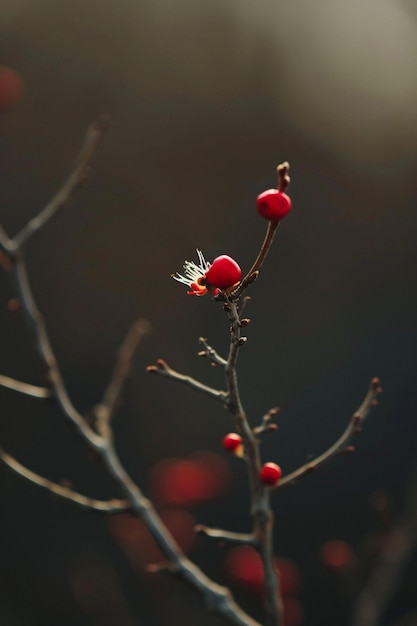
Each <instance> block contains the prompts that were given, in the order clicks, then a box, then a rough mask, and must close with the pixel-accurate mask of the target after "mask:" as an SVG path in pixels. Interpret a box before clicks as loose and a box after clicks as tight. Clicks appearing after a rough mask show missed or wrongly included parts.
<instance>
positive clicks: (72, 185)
mask: <svg viewBox="0 0 417 626" xmlns="http://www.w3.org/2000/svg"><path fill="white" fill-rule="evenodd" d="M108 127H109V120H108V119H107V118H106V117H104V116H103V117H100V118H99V119H98V120H97V121H96V122H94V123H93V124H92V125H91V126H90V128H89V129H88V131H87V135H86V138H85V141H84V145H83V146H82V148H81V150H80V153H79V155H78V157H77V159H76V164H75V168H74V170H73V172H72V173H71V174H70V176H69V177H68V178H67V180H66V181H65V183H64V184H63V185H62V187H61V189H60V190H59V191H58V192H57V193H56V194H55V196H54V197H53V198H52V200H51V201H50V202H49V203H48V204H47V205H46V207H45V208H44V209H42V211H41V212H40V213H39V214H38V215H37V216H36V217H34V218H32V219H31V220H30V221H29V222H28V223H27V224H26V226H24V228H22V230H21V231H20V232H19V233H18V234H17V235H16V236H15V237H14V239H13V240H12V241H11V242H9V244H8V246H7V250H8V252H9V253H16V252H17V251H18V250H20V249H21V248H22V247H23V246H24V245H25V244H26V243H27V241H28V240H29V239H30V238H31V237H32V236H33V235H34V234H35V233H37V232H38V231H39V230H40V229H41V228H43V227H44V226H45V224H47V223H48V222H49V221H50V220H51V219H52V218H53V217H54V216H55V215H57V213H58V212H59V211H60V210H61V209H62V208H63V207H64V206H65V205H66V204H68V202H69V201H70V200H71V198H72V196H73V195H74V193H75V192H76V191H77V190H78V189H79V188H80V187H81V185H82V184H83V182H84V181H85V179H86V178H87V176H88V173H89V170H90V162H91V160H92V158H93V156H94V154H95V152H96V150H97V148H98V146H99V145H100V143H101V141H102V139H103V136H104V134H105V132H106V131H107V129H108ZM3 241H4V239H3Z"/></svg>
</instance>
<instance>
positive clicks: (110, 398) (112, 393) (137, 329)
mask: <svg viewBox="0 0 417 626" xmlns="http://www.w3.org/2000/svg"><path fill="white" fill-rule="evenodd" d="M149 328H150V325H149V322H148V321H147V320H144V319H138V320H136V322H135V323H134V324H133V325H132V327H131V329H130V330H129V332H128V333H127V335H126V338H125V340H124V341H123V343H122V345H121V346H120V348H119V351H118V354H117V360H116V366H115V368H114V370H113V374H112V377H111V379H110V382H109V384H108V386H107V388H106V390H105V392H104V396H103V400H102V402H101V403H100V404H98V405H97V406H96V407H94V413H95V415H96V417H97V420H98V422H97V428H98V431H99V432H100V433H101V434H104V432H105V429H106V428H108V424H109V421H110V420H111V419H112V417H113V415H114V413H115V411H116V409H117V404H118V402H119V400H120V396H121V394H122V391H123V387H124V385H125V383H126V380H127V378H128V376H129V374H130V372H131V369H132V364H133V357H134V355H135V352H136V350H137V348H138V346H139V344H140V342H141V340H142V339H143V337H144V336H145V335H146V334H147V333H148V332H149Z"/></svg>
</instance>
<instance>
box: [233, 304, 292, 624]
mask: <svg viewBox="0 0 417 626" xmlns="http://www.w3.org/2000/svg"><path fill="white" fill-rule="evenodd" d="M224 308H225V311H226V313H227V316H228V319H229V322H230V349H229V356H228V359H227V365H226V368H225V374H226V382H227V391H228V401H227V408H228V409H229V411H230V412H231V414H232V415H233V417H234V419H235V424H236V429H237V432H238V433H239V434H240V435H241V437H242V443H243V448H244V458H245V460H246V463H247V466H248V475H249V486H250V494H251V514H252V519H253V533H252V534H253V536H254V537H255V546H256V549H257V550H258V552H259V555H260V557H261V559H262V565H263V569H264V581H263V586H264V592H265V597H264V605H265V614H266V625H267V626H280V625H281V623H282V602H281V599H280V596H279V581H278V572H277V570H276V567H275V562H274V551H273V534H272V533H273V514H272V510H271V505H270V489H268V488H266V487H265V486H264V485H262V484H261V482H260V480H259V472H260V469H261V459H260V454H259V441H258V440H257V438H256V436H255V434H254V432H253V430H252V428H251V427H250V425H249V422H248V420H247V417H246V413H245V411H244V409H243V406H242V402H241V399H240V392H239V385H238V379H237V372H236V363H237V358H238V354H239V350H240V347H241V345H242V344H241V336H240V330H241V323H240V319H239V312H238V308H237V303H236V301H235V300H234V299H233V296H230V297H229V298H227V297H226V302H225V305H224Z"/></svg>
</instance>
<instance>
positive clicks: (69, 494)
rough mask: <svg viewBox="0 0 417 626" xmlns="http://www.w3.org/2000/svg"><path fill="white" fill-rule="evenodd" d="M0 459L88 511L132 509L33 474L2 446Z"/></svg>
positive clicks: (116, 501) (117, 501) (119, 511)
mask: <svg viewBox="0 0 417 626" xmlns="http://www.w3.org/2000/svg"><path fill="white" fill-rule="evenodd" d="M0 459H1V460H2V461H3V463H5V464H6V465H7V466H8V467H9V468H10V469H11V470H13V472H15V473H16V474H18V475H19V476H21V477H22V478H24V479H25V480H27V481H29V482H30V483H32V484H34V485H36V486H37V487H41V488H42V489H46V490H47V491H50V492H51V493H52V494H54V495H55V496H59V497H60V498H63V499H64V500H70V501H71V502H74V503H75V504H77V505H78V506H80V507H81V508H82V509H86V510H89V511H99V512H101V513H122V512H124V511H128V510H129V509H130V506H129V503H128V501H127V500H116V499H113V500H96V499H94V498H89V497H88V496H83V495H82V494H80V493H78V492H76V491H74V490H73V489H70V488H69V487H64V486H63V485H59V484H57V483H54V482H53V481H51V480H49V479H48V478H44V477H43V476H40V475H39V474H36V473H35V472H32V470H30V469H28V468H27V467H25V466H24V465H22V464H21V463H19V461H17V460H16V459H15V458H14V457H13V456H11V455H10V454H8V453H7V452H5V451H4V450H3V448H2V447H1V446H0Z"/></svg>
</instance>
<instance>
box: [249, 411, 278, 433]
mask: <svg viewBox="0 0 417 626" xmlns="http://www.w3.org/2000/svg"><path fill="white" fill-rule="evenodd" d="M278 412H279V407H277V406H274V407H273V408H272V409H269V411H268V413H265V415H264V416H263V418H262V422H261V424H260V426H256V427H255V428H254V429H253V432H254V434H255V435H256V436H257V437H258V436H259V435H262V434H263V433H268V432H273V431H274V430H277V428H278V425H277V424H274V423H272V424H271V420H272V419H273V418H274V417H275V416H276V415H277V414H278Z"/></svg>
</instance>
